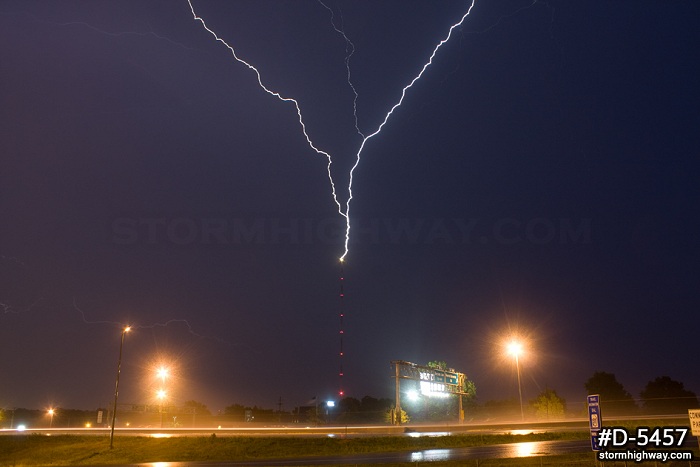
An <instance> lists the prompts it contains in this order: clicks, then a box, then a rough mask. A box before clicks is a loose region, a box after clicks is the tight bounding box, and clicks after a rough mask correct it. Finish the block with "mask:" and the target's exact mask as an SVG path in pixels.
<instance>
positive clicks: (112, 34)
mask: <svg viewBox="0 0 700 467" xmlns="http://www.w3.org/2000/svg"><path fill="white" fill-rule="evenodd" d="M17 14H24V15H26V16H28V17H29V18H30V19H31V20H32V21H34V22H37V23H42V24H50V25H52V26H62V27H67V26H81V27H85V28H88V29H91V30H93V31H95V32H97V33H99V34H102V35H105V36H110V37H122V36H139V37H146V36H153V37H155V38H156V39H158V40H161V41H166V42H170V43H171V44H173V45H175V46H177V47H180V48H182V49H185V50H195V49H193V48H192V47H188V46H186V45H185V44H181V43H180V42H177V41H174V40H172V39H170V38H169V37H165V36H161V35H160V34H157V33H156V32H154V31H148V32H137V31H117V32H111V31H105V30H104V29H100V28H98V27H97V26H93V25H92V24H90V23H86V22H84V21H68V22H65V23H59V22H55V21H47V20H44V19H40V18H37V17H36V16H35V15H33V14H32V13H30V12H28V11H19V12H2V11H0V15H17Z"/></svg>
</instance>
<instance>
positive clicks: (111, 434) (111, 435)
mask: <svg viewBox="0 0 700 467" xmlns="http://www.w3.org/2000/svg"><path fill="white" fill-rule="evenodd" d="M129 331H131V326H126V327H125V328H124V329H123V330H122V338H121V342H120V344H119V360H118V361H117V383H116V384H115V385H114V408H113V410H112V427H111V429H110V432H109V449H112V448H113V447H114V422H115V421H116V420H117V398H118V397H119V373H121V369H122V349H123V348H124V336H125V335H126V333H127V332H129Z"/></svg>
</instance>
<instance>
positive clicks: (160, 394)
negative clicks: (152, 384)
mask: <svg viewBox="0 0 700 467" xmlns="http://www.w3.org/2000/svg"><path fill="white" fill-rule="evenodd" d="M166 396H167V393H166V392H165V389H160V390H158V392H157V393H156V397H157V398H158V400H160V427H161V428H163V400H164V399H165V397H166Z"/></svg>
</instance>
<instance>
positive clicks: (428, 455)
mask: <svg viewBox="0 0 700 467" xmlns="http://www.w3.org/2000/svg"><path fill="white" fill-rule="evenodd" d="M448 460H450V450H449V449H428V450H427V451H417V452H412V453H411V462H431V461H448Z"/></svg>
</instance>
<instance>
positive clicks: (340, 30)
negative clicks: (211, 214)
mask: <svg viewBox="0 0 700 467" xmlns="http://www.w3.org/2000/svg"><path fill="white" fill-rule="evenodd" d="M318 2H319V3H320V4H321V5H322V6H323V7H325V8H326V9H327V10H329V11H330V14H331V24H332V26H333V29H335V31H336V32H337V33H338V34H341V35H342V36H343V38H344V39H345V44H346V57H345V65H346V70H347V80H348V83H349V85H350V87H351V88H352V90H353V93H354V94H355V99H354V103H353V108H354V114H355V129H356V130H357V132H358V134H359V135H360V136H361V137H362V142H361V143H360V146H359V149H358V151H357V152H356V154H355V163H354V165H353V166H352V168H351V169H350V172H349V182H348V199H347V201H346V202H345V208H344V209H343V205H342V204H341V203H340V201H338V196H337V193H336V188H335V182H334V180H333V175H332V173H331V165H332V164H333V158H332V156H331V155H330V153H328V152H326V151H323V150H321V149H319V148H317V147H316V145H315V144H314V143H313V141H312V140H311V137H310V136H309V134H308V132H307V129H306V124H305V123H304V119H303V116H302V112H301V107H300V105H299V102H298V101H297V100H296V99H294V98H291V97H284V96H282V95H281V94H280V93H279V92H277V91H273V90H271V89H269V88H268V87H267V86H265V84H264V83H263V80H262V75H261V73H260V71H259V70H258V69H257V68H256V67H255V66H253V65H252V64H250V63H249V62H247V61H245V60H243V59H242V58H240V57H239V56H238V54H237V53H236V51H235V49H234V48H233V47H232V46H231V45H229V44H228V43H227V42H226V41H225V40H224V39H222V38H221V37H219V35H218V34H217V33H216V32H214V31H213V30H212V29H210V28H209V26H207V24H206V22H205V21H204V19H203V18H202V17H200V16H199V15H198V14H197V13H196V12H195V9H194V6H193V5H192V0H187V3H188V4H189V6H190V10H191V12H192V17H193V18H194V20H195V21H198V22H200V23H201V24H202V27H203V28H204V29H205V30H206V31H207V32H208V33H209V34H211V35H212V36H213V37H214V38H215V39H216V40H217V41H218V42H220V43H222V44H223V45H224V46H226V48H228V49H229V51H230V52H231V55H232V56H233V58H234V59H235V60H236V61H237V62H239V63H241V64H243V65H245V66H246V67H248V68H249V69H250V70H252V71H253V72H254V73H255V75H256V76H257V80H258V84H259V85H260V87H261V88H262V89H263V90H264V91H265V92H266V93H268V94H270V95H272V96H275V97H276V98H278V99H279V100H281V101H284V102H291V103H293V104H294V106H295V108H296V111H297V117H298V119H299V124H300V126H301V129H302V132H303V134H304V137H305V138H306V142H307V144H308V145H309V147H311V149H313V150H314V151H315V152H316V153H317V154H320V155H323V156H325V157H326V158H327V160H328V166H327V168H328V179H329V181H330V184H331V191H332V194H333V200H334V201H335V203H336V205H337V206H338V213H339V214H340V215H341V216H343V218H345V242H344V250H343V254H342V255H341V256H340V261H341V262H342V261H344V260H345V257H346V256H347V255H348V253H349V244H350V230H351V225H350V203H351V201H352V199H353V195H352V185H353V180H354V179H353V175H354V172H355V169H356V168H357V167H358V165H359V164H360V161H361V159H362V151H363V150H364V148H365V146H366V144H367V142H368V141H369V140H370V139H372V138H374V137H375V136H377V135H379V134H380V133H381V131H382V129H383V128H384V126H385V125H386V124H387V123H388V121H389V119H390V118H391V116H392V115H393V114H394V111H396V109H398V108H399V107H400V106H401V105H402V104H403V102H404V99H405V98H406V93H407V92H408V90H409V89H411V88H412V87H413V85H414V84H415V83H416V82H417V81H418V80H420V79H421V78H422V77H423V74H424V73H425V71H426V70H427V69H428V68H429V67H430V66H431V65H432V64H433V60H434V58H435V56H436V55H437V53H438V51H439V50H440V48H441V47H442V46H443V45H445V44H446V43H447V42H448V41H449V40H450V38H451V37H452V33H453V31H454V30H455V29H456V28H458V27H461V26H462V24H463V23H464V21H465V20H466V19H467V17H468V16H469V14H470V13H471V11H472V9H473V8H474V5H475V3H476V0H471V3H470V4H469V7H468V9H467V11H466V13H464V15H462V17H461V18H460V20H459V21H457V22H456V23H454V24H453V25H452V26H450V28H449V30H448V31H447V34H446V36H445V37H444V38H443V39H442V40H441V41H440V42H438V44H437V45H436V46H435V48H434V49H433V52H432V53H431V54H430V57H429V58H428V60H427V62H425V63H424V64H423V66H422V67H421V69H420V71H419V72H418V74H417V75H416V76H415V77H414V78H413V79H412V80H411V81H410V82H409V83H408V84H407V85H406V86H404V87H403V89H402V90H401V97H400V98H399V100H398V101H397V102H396V103H395V104H394V105H393V106H392V107H391V108H390V109H389V111H388V112H387V113H386V115H385V116H384V119H383V121H382V122H381V123H380V124H379V126H378V127H377V129H376V130H374V131H373V132H372V133H369V134H368V135H364V134H363V132H362V131H361V130H360V129H359V124H358V119H357V98H358V93H357V90H356V88H355V86H354V85H353V84H352V80H351V73H350V58H351V57H352V55H353V53H354V51H355V46H354V44H353V43H352V41H350V39H349V38H348V36H347V35H346V34H345V32H344V28H343V26H342V25H341V27H338V26H337V25H336V24H335V16H334V13H333V10H332V9H331V8H330V7H328V5H326V4H325V3H323V1H322V0H318Z"/></svg>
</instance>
